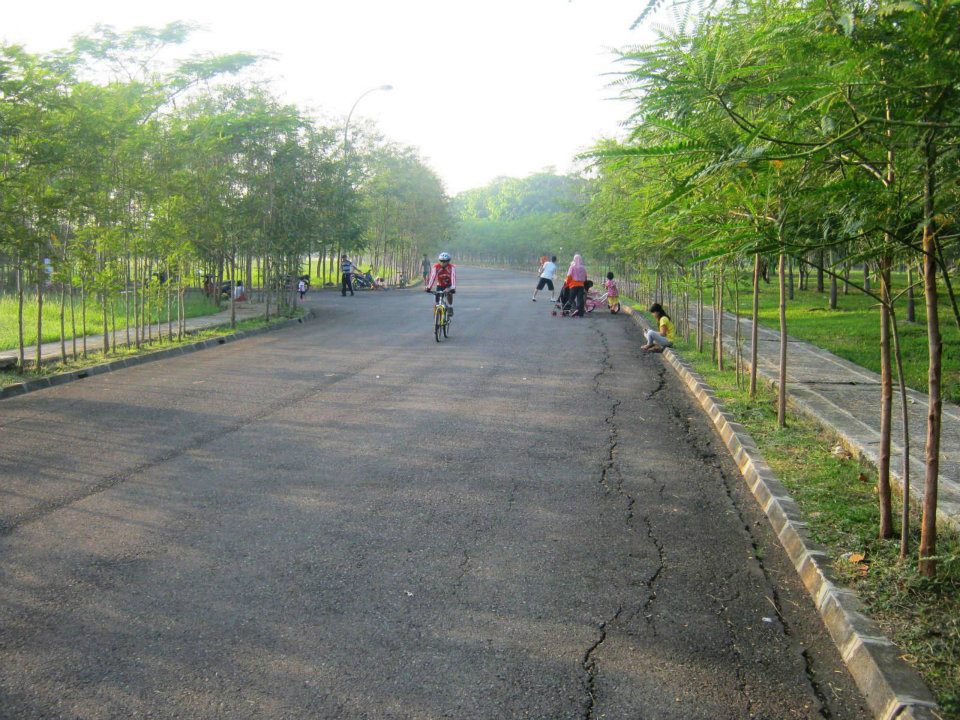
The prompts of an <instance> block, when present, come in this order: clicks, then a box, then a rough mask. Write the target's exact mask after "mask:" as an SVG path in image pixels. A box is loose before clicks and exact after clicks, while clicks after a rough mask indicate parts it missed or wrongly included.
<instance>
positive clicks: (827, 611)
mask: <svg viewBox="0 0 960 720" xmlns="http://www.w3.org/2000/svg"><path fill="white" fill-rule="evenodd" d="M624 310H625V311H626V313H627V314H628V315H629V316H630V317H631V319H632V320H633V321H634V322H635V323H636V324H637V325H639V326H641V327H648V326H647V323H646V322H645V320H644V319H643V318H642V317H641V316H640V315H639V313H637V312H636V311H635V310H634V309H633V308H631V307H629V306H628V305H626V304H625V305H624ZM663 357H664V358H665V359H666V360H667V362H668V363H669V364H670V366H671V367H672V368H673V369H674V371H676V373H677V375H679V376H680V379H681V380H682V381H683V382H684V383H685V384H686V386H687V389H688V390H689V391H690V392H691V394H693V396H694V397H695V398H696V399H697V401H698V402H699V403H700V406H701V407H702V408H703V409H704V411H705V412H706V413H707V415H709V416H710V419H711V420H712V421H713V424H714V427H715V428H716V430H717V432H718V433H719V435H720V437H721V438H722V439H723V442H724V444H725V445H726V446H727V449H728V450H729V452H730V455H731V457H733V460H734V462H736V463H737V467H739V468H740V472H741V473H742V474H743V477H744V479H745V480H746V481H747V486H748V487H749V488H750V490H751V492H752V493H753V496H754V497H755V498H756V500H757V502H758V503H759V504H760V507H761V508H762V509H763V511H764V512H765V513H766V515H767V518H768V519H769V521H770V524H771V526H772V527H773V529H774V531H775V532H776V533H777V537H778V538H779V539H780V543H781V544H782V545H783V548H784V549H785V550H786V552H787V556H788V557H789V558H790V561H791V562H792V563H793V566H794V568H796V570H797V573H798V574H799V576H800V579H801V581H802V582H803V584H804V587H806V589H807V592H808V593H809V594H810V597H811V598H812V599H813V602H814V604H815V605H816V607H817V610H818V611H819V612H820V615H821V616H822V617H823V622H824V624H825V625H826V626H827V630H828V631H829V633H830V636H831V637H832V638H833V641H834V643H835V644H836V646H837V649H838V650H839V651H840V654H841V656H842V657H843V661H844V663H845V664H846V666H847V668H848V669H849V670H850V674H851V675H852V676H853V679H854V681H855V682H856V683H857V687H859V688H860V691H861V692H862V693H863V695H864V698H865V699H866V701H867V705H868V706H869V707H870V710H871V712H872V713H873V715H874V717H876V718H878V720H894V719H897V720H910V719H916V720H936V718H937V717H938V716H937V714H936V713H935V710H936V709H937V704H936V700H935V698H934V697H933V694H932V693H931V692H930V690H929V689H928V688H927V686H926V685H925V684H924V682H923V680H922V679H921V678H920V674H919V673H918V672H917V671H916V670H914V669H913V668H912V667H910V666H909V665H907V663H906V662H904V661H903V660H901V659H900V650H899V649H898V648H897V646H896V645H894V644H893V643H892V642H891V641H890V640H888V639H887V638H886V637H884V636H883V633H882V632H881V630H880V628H879V626H878V625H877V624H876V623H875V622H874V621H873V620H871V619H870V618H868V617H866V616H865V615H864V614H863V605H862V604H861V602H860V600H859V598H858V597H857V595H856V593H855V592H853V591H852V590H849V589H847V588H843V587H839V586H837V585H836V583H835V582H834V579H833V572H832V571H831V569H830V567H829V565H828V564H827V563H828V558H827V555H826V552H825V550H824V548H822V547H821V546H819V545H817V544H816V543H814V542H813V541H812V540H810V537H809V535H808V533H807V528H806V523H805V522H804V521H803V519H802V518H801V516H800V512H799V508H798V507H797V504H796V502H795V501H794V500H793V499H792V498H791V497H790V495H789V494H788V493H787V491H786V488H784V487H783V485H782V484H781V483H780V481H779V480H778V479H777V477H776V475H774V473H773V471H772V470H771V469H770V466H769V465H767V463H766V462H765V461H764V459H763V457H762V456H761V454H760V451H759V449H758V448H757V445H756V443H755V442H754V441H753V439H752V438H751V437H750V435H748V434H747V432H746V431H745V430H744V429H743V426H742V425H740V424H739V423H737V422H736V421H735V419H734V417H733V416H732V415H731V414H730V413H728V412H726V411H724V409H723V406H722V405H721V404H720V402H719V401H718V400H717V399H716V397H715V396H714V393H713V390H712V389H711V388H710V386H709V385H707V383H706V382H705V381H704V380H703V378H702V377H700V376H699V375H698V374H697V373H696V372H694V371H693V370H692V369H691V368H690V366H689V365H687V364H686V363H684V362H683V360H681V359H680V357H679V356H678V355H677V354H676V353H675V352H673V351H671V350H665V351H664V353H663Z"/></svg>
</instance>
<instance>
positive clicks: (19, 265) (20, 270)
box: [17, 256, 26, 372]
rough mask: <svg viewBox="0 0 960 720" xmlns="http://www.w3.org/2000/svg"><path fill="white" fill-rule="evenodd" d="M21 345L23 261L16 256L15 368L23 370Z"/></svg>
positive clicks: (23, 360)
mask: <svg viewBox="0 0 960 720" xmlns="http://www.w3.org/2000/svg"><path fill="white" fill-rule="evenodd" d="M24 355H25V351H24V346H23V262H22V259H21V258H20V257H19V256H17V368H18V369H19V370H20V372H23V369H24V366H25V365H26V360H25V358H24Z"/></svg>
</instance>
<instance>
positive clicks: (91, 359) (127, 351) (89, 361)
mask: <svg viewBox="0 0 960 720" xmlns="http://www.w3.org/2000/svg"><path fill="white" fill-rule="evenodd" d="M300 314H302V311H296V312H295V313H294V314H293V315H292V317H296V316H297V315H300ZM287 319H288V317H285V316H280V317H276V316H275V317H273V318H271V319H270V320H269V321H268V320H265V319H264V318H251V319H249V320H241V321H239V322H237V326H236V327H235V328H231V327H230V324H229V323H226V324H223V325H217V326H214V327H210V328H204V329H202V330H196V331H193V332H191V333H189V334H188V335H187V336H186V337H184V339H183V340H176V339H174V340H168V339H166V338H165V337H160V338H159V339H156V340H154V341H153V342H150V343H146V344H144V345H143V346H142V347H141V348H140V349H139V350H138V349H137V348H136V347H132V346H131V347H127V346H125V345H124V346H120V347H117V348H115V349H113V350H111V351H110V354H109V355H107V356H104V354H103V351H101V350H91V351H90V352H89V353H88V354H87V357H86V358H77V359H76V360H69V361H68V362H66V363H60V362H49V363H44V364H43V365H41V366H40V367H39V368H36V367H32V366H31V367H29V368H28V369H27V370H26V371H24V372H22V373H21V372H17V371H16V370H15V369H12V368H11V369H5V370H0V388H4V387H7V386H8V385H14V384H16V383H22V382H24V381H25V380H30V379H33V378H40V377H49V376H52V375H58V374H60V373H64V372H70V371H72V370H80V369H82V368H87V367H93V366H94V365H101V364H103V363H108V362H113V361H114V360H117V359H120V358H124V357H131V356H134V355H146V354H149V353H152V352H156V351H158V350H165V349H167V348H171V347H176V346H177V345H190V344H192V343H195V342H198V341H200V340H206V339H207V338H212V337H223V336H225V335H233V334H234V333H237V332H240V331H243V330H253V329H255V328H260V327H264V326H266V325H272V324H274V323H277V322H283V321H285V320H287Z"/></svg>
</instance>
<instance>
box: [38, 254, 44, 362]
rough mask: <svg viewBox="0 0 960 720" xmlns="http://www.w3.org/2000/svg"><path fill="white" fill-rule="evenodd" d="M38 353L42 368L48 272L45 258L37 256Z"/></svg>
mask: <svg viewBox="0 0 960 720" xmlns="http://www.w3.org/2000/svg"><path fill="white" fill-rule="evenodd" d="M37 260H38V262H37V353H36V366H37V370H39V369H40V364H41V362H42V361H43V281H44V278H46V273H45V272H44V267H43V258H42V257H38V258H37Z"/></svg>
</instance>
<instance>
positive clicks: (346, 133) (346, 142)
mask: <svg viewBox="0 0 960 720" xmlns="http://www.w3.org/2000/svg"><path fill="white" fill-rule="evenodd" d="M381 90H383V91H387V90H393V85H380V86H379V87H375V88H370V89H369V90H367V91H366V92H365V93H363V94H362V95H360V97H358V98H357V99H356V101H355V102H354V103H353V107H351V108H350V112H348V113H347V122H345V123H344V125H343V159H344V160H346V159H347V152H348V151H349V149H350V118H351V117H353V111H354V110H356V109H357V105H359V104H360V101H361V100H363V99H364V98H365V97H366V96H367V95H369V94H370V93H373V92H378V91H381Z"/></svg>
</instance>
